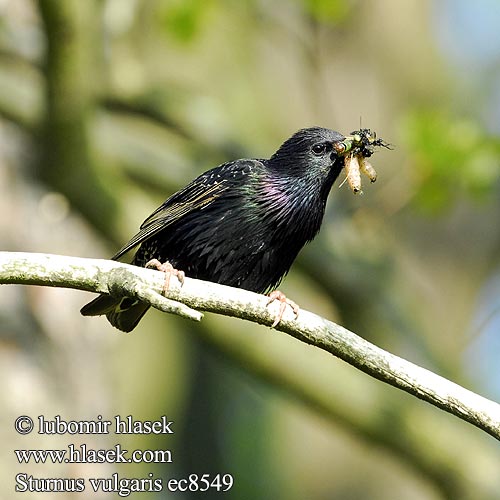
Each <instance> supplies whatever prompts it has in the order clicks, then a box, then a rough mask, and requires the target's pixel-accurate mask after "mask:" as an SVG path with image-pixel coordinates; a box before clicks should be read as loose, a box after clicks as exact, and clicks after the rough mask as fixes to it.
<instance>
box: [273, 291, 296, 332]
mask: <svg viewBox="0 0 500 500" xmlns="http://www.w3.org/2000/svg"><path fill="white" fill-rule="evenodd" d="M268 297H269V300H268V301H267V305H269V304H270V303H271V302H274V301H275V300H277V301H279V302H280V308H279V311H278V313H277V314H276V316H275V318H274V323H273V324H272V325H271V328H274V327H275V326H276V325H278V323H279V322H280V321H281V320H282V318H283V314H284V312H285V309H286V306H287V304H288V305H289V306H290V307H291V308H292V310H293V312H294V314H295V318H297V316H298V315H299V306H298V305H297V304H296V303H295V302H294V301H293V300H290V299H287V298H286V295H285V294H284V293H283V292H280V291H279V290H274V291H273V292H271V293H270V294H269V295H268Z"/></svg>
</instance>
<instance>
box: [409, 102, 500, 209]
mask: <svg viewBox="0 0 500 500" xmlns="http://www.w3.org/2000/svg"><path fill="white" fill-rule="evenodd" d="M404 133H405V134H406V140H407V142H408V148H409V151H410V154H411V155H412V157H413V162H414V164H415V165H414V169H413V170H414V173H415V184H416V185H415V189H416V196H415V202H416V203H417V205H419V206H420V207H421V208H423V209H424V210H428V211H430V212H437V211H441V210H443V209H446V208H448V207H449V206H451V205H452V203H453V202H454V201H455V200H456V199H457V198H458V197H459V196H460V195H463V194H465V195H466V196H469V197H472V198H474V199H476V200H484V199H485V198H486V197H487V196H488V195H490V194H491V193H492V192H493V189H494V187H495V183H496V182H497V181H498V179H499V177H500V140H499V139H498V138H497V137H492V136H488V135H487V134H486V132H485V131H484V130H482V129H481V128H480V126H479V124H478V123H476V122H475V121H473V120H472V119H467V118H457V117H453V116H450V115H448V114H447V113H446V112H444V111H429V110H424V111H422V110H419V111H414V112H413V113H411V114H410V115H409V116H408V117H407V120H406V123H405V126H404Z"/></svg>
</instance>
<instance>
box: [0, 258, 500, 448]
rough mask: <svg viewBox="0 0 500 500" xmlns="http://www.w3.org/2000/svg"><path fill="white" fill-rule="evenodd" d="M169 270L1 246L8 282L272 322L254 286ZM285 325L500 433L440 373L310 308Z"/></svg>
mask: <svg viewBox="0 0 500 500" xmlns="http://www.w3.org/2000/svg"><path fill="white" fill-rule="evenodd" d="M163 282H164V277H163V274H162V273H160V272H158V271H154V270H150V269H143V268H139V267H135V266H131V265H128V264H122V263H119V262H114V261H109V260H97V259H84V258H78V257H66V256H60V255H50V254H36V253H17V252H0V284H2V283H10V284H25V285H44V286H54V287H64V288H75V289H79V290H87V291H93V292H98V293H109V294H111V295H115V296H122V295H127V296H132V297H136V298H139V299H141V300H143V301H144V302H147V303H149V304H151V305H152V306H153V307H156V308H157V309H160V310H162V311H166V312H172V313H174V314H179V315H181V316H183V317H187V318H190V319H194V320H198V321H199V320H200V319H201V318H202V314H201V313H200V312H199V310H203V311H209V312H214V313H218V314H224V315H226V316H235V317H238V318H241V319H246V320H249V321H253V322H255V323H260V324H265V325H270V324H271V323H272V322H273V319H274V316H275V312H276V311H275V310H274V309H273V306H274V304H272V305H271V306H269V307H268V306H267V302H268V299H267V297H265V296H263V295H258V294H255V293H252V292H248V291H246V290H241V289H235V288H231V287H227V286H224V285H218V284H215V283H210V282H205V281H200V280H194V279H189V278H186V280H185V283H184V285H183V286H182V288H181V287H180V285H178V284H177V283H172V285H171V287H170V290H169V292H168V294H167V296H168V297H163V296H162V295H161V293H160V292H161V290H162V286H163ZM276 329H277V330H280V331H282V332H285V333H288V334H289V335H292V336H293V337H295V338H297V339H299V340H301V341H302V342H305V343H307V344H311V345H314V346H316V347H319V348H320V349H323V350H325V351H327V352H329V353H331V354H333V355H334V356H337V357H339V358H341V359H343V360H344V361H346V362H347V363H349V364H351V365H352V366H354V367H356V368H358V369H359V370H361V371H363V372H365V373H367V374H369V375H371V376H372V377H375V378H377V379H379V380H382V381H383V382H386V383H388V384H390V385H393V386H394V387H397V388H399V389H402V390H403V391H406V392H408V393H410V394H412V395H414V396H417V397H418V398H420V399H423V400H424V401H427V402H428V403H430V404H432V405H434V406H437V407H438V408H441V409H442V410H444V411H447V412H448V413H451V414H453V415H455V416H457V417H459V418H460V419H462V420H465V421H467V422H469V423H471V424H473V425H475V426H476V427H478V428H480V429H482V430H483V431H485V432H487V433H488V434H490V435H491V436H493V437H495V438H496V439H499V440H500V405H499V404H497V403H495V402H494V401H490V400H488V399H486V398H484V397H482V396H480V395H478V394H476V393H474V392H472V391H469V390H467V389H465V388H463V387H461V386H459V385H457V384H455V383H453V382H451V381H449V380H447V379H445V378H443V377H441V376H439V375H436V374H435V373H433V372H431V371H429V370H426V369H424V368H421V367H419V366H417V365H414V364H413V363H410V362H409V361H406V360H404V359H402V358H399V357H397V356H395V355H393V354H390V353H388V352H386V351H384V350H383V349H380V348H378V347H377V346H375V345H373V344H371V343H370V342H367V341H366V340H364V339H362V338H361V337H359V336H357V335H355V334H354V333H352V332H350V331H349V330H346V329H345V328H343V327H342V326H340V325H337V324H335V323H332V322H330V321H327V320H326V319H324V318H321V317H320V316H317V315H315V314H313V313H310V312H308V311H304V310H301V311H300V313H299V316H298V317H297V318H295V315H294V314H293V312H292V311H291V310H287V311H285V314H284V316H283V319H282V321H281V322H280V324H279V325H278V326H277V327H276Z"/></svg>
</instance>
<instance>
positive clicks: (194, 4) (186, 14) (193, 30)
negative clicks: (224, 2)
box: [162, 0, 212, 43]
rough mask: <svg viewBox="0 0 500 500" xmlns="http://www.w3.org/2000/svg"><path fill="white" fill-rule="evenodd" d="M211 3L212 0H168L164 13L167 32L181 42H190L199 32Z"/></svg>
mask: <svg viewBox="0 0 500 500" xmlns="http://www.w3.org/2000/svg"><path fill="white" fill-rule="evenodd" d="M211 5H212V2H211V1H210V0H174V1H169V2H167V3H166V7H165V8H164V10H163V15H162V20H163V22H164V26H165V28H166V30H167V32H168V33H169V34H170V35H172V36H173V37H174V38H175V39H177V40H178V41H179V42H183V43H188V42H190V41H191V40H193V39H194V38H195V37H196V35H197V34H198V32H199V30H200V26H201V23H202V19H203V18H204V15H205V14H206V12H207V10H208V9H209V8H210V6H211Z"/></svg>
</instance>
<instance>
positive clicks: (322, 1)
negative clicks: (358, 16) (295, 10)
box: [302, 0, 351, 24]
mask: <svg viewBox="0 0 500 500" xmlns="http://www.w3.org/2000/svg"><path fill="white" fill-rule="evenodd" d="M302 2H303V4H304V7H305V9H306V11H307V12H308V14H310V15H311V16H312V17H313V18H314V19H316V20H317V21H321V22H326V23H332V24H338V23H340V22H342V21H343V20H344V19H345V18H346V17H347V15H348V14H349V12H350V11H351V2H349V1H346V0H302Z"/></svg>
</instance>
